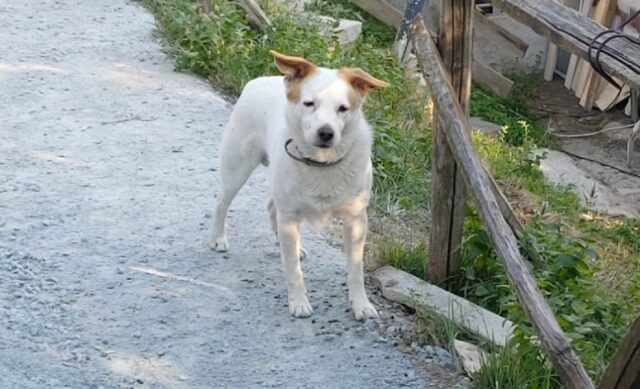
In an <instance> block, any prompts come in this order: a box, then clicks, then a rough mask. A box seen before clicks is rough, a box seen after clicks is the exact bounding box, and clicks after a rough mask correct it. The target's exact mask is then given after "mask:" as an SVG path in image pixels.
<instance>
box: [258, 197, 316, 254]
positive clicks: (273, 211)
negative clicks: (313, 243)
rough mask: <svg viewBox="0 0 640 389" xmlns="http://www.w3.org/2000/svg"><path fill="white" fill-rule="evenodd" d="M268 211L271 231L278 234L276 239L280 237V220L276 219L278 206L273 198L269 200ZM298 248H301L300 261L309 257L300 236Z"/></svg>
mask: <svg viewBox="0 0 640 389" xmlns="http://www.w3.org/2000/svg"><path fill="white" fill-rule="evenodd" d="M267 210H269V219H270V220H271V229H272V230H273V233H274V234H276V238H277V237H278V220H277V217H276V205H275V204H274V203H273V198H271V199H269V203H268V204H267ZM298 247H300V260H303V259H305V258H306V257H307V250H305V249H304V247H302V246H300V234H298Z"/></svg>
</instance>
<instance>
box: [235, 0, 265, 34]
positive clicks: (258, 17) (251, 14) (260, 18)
mask: <svg viewBox="0 0 640 389" xmlns="http://www.w3.org/2000/svg"><path fill="white" fill-rule="evenodd" d="M235 3H236V4H238V5H239V6H240V8H242V9H243V10H244V12H245V15H246V17H247V20H248V21H249V23H250V24H252V25H253V26H255V27H256V28H258V29H259V30H261V31H265V30H267V29H268V28H269V27H271V20H269V17H268V16H267V14H266V13H265V12H264V11H263V10H262V8H260V4H258V3H257V2H256V0H235Z"/></svg>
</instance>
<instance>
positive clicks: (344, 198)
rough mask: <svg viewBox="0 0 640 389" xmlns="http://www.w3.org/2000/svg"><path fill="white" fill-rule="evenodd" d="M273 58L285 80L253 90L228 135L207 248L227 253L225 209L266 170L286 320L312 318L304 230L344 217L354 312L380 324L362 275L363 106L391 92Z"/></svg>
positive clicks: (345, 71)
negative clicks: (372, 93) (372, 92)
mask: <svg viewBox="0 0 640 389" xmlns="http://www.w3.org/2000/svg"><path fill="white" fill-rule="evenodd" d="M271 54H272V55H273V56H274V58H275V62H276V66H277V67H278V69H279V70H280V71H281V72H282V73H283V74H284V77H260V78H257V79H255V80H252V81H250V82H249V83H247V85H246V86H245V88H244V90H243V91H242V94H241V95H240V98H239V99H238V102H237V103H236V105H235V107H234V109H233V112H232V114H231V117H230V119H229V122H228V123H227V125H226V127H225V130H224V135H223V137H222V146H221V152H220V158H221V162H220V165H221V168H220V174H221V190H220V192H219V193H218V201H217V206H216V210H215V217H214V220H213V233H212V236H211V247H212V248H213V249H214V250H216V251H226V250H227V249H228V247H229V245H228V243H227V238H226V233H225V218H226V215H227V211H228V209H229V205H230V203H231V201H232V200H233V198H234V197H235V196H236V194H237V193H238V190H240V188H241V187H242V186H243V185H244V183H245V182H246V181H247V179H248V178H249V176H250V175H251V173H252V172H253V170H254V169H255V168H256V167H257V166H258V165H259V164H260V163H262V164H263V165H269V166H270V183H271V199H270V200H269V205H268V208H269V212H270V215H271V223H272V227H273V229H274V231H275V232H276V234H277V237H278V240H279V241H280V251H281V254H282V259H283V262H284V265H285V272H286V279H287V290H288V302H289V313H290V314H291V315H293V316H295V317H308V316H310V315H311V314H312V312H313V309H312V308H311V305H310V304H309V300H308V299H307V295H306V289H305V286H304V281H303V278H302V270H301V267H300V257H301V253H302V255H303V256H304V251H301V248H300V223H301V222H302V221H303V220H305V221H307V222H309V223H312V224H314V225H319V224H323V223H326V222H327V221H329V220H330V219H331V218H333V217H339V218H341V219H342V220H343V224H344V251H345V252H346V255H347V260H348V262H347V263H348V278H347V285H348V288H349V300H350V301H351V304H352V308H353V313H354V315H355V317H356V319H358V320H360V319H366V318H370V317H376V316H377V312H376V310H375V308H374V307H373V305H372V304H371V303H370V302H369V299H368V298H367V295H366V292H365V289H364V276H363V268H362V257H363V251H364V244H365V237H366V232H367V214H366V208H367V205H368V203H369V195H370V192H371V183H372V172H371V158H370V154H371V144H372V133H371V129H370V127H369V125H368V124H367V122H366V120H365V118H364V116H363V114H362V103H363V101H364V99H365V96H366V94H367V92H368V91H369V89H371V88H376V87H381V88H384V87H387V86H389V84H388V83H386V82H384V81H382V80H378V79H376V78H374V77H372V76H371V75H369V74H367V73H366V72H364V71H363V70H362V69H359V68H342V69H339V70H332V69H325V68H320V67H318V66H316V65H314V64H312V63H311V62H309V61H307V60H305V59H304V58H300V57H290V56H286V55H282V54H280V53H277V52H275V51H272V52H271Z"/></svg>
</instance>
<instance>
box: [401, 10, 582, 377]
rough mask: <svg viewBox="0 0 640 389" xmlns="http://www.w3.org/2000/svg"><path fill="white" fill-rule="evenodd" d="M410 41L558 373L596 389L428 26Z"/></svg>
mask: <svg viewBox="0 0 640 389" xmlns="http://www.w3.org/2000/svg"><path fill="white" fill-rule="evenodd" d="M409 37H410V39H411V41H412V42H413V45H414V47H415V49H416V57H417V59H418V63H419V64H420V68H421V70H422V74H423V76H424V77H425V80H426V82H427V85H428V86H429V90H430V91H431V96H432V98H433V100H434V103H435V102H437V103H438V107H439V109H440V112H439V119H440V120H441V121H442V124H444V125H443V126H442V128H443V129H444V131H443V132H444V135H445V137H446V139H447V142H448V144H449V146H450V147H451V150H452V152H453V154H454V156H455V158H456V161H458V162H459V166H458V167H459V170H460V173H461V174H462V175H463V177H464V179H465V181H466V184H467V185H468V187H469V188H470V191H469V192H470V193H471V195H472V196H473V198H474V200H475V203H476V205H477V207H478V213H479V215H480V218H481V219H482V221H483V222H484V225H485V226H486V229H487V233H488V234H489V237H490V238H491V241H492V242H493V245H494V247H495V249H496V254H497V255H498V259H499V260H500V261H501V262H502V264H503V265H504V269H505V271H506V273H507V276H508V278H509V281H510V283H511V285H512V286H513V288H514V289H515V291H516V294H517V296H518V300H519V301H520V304H521V305H522V308H523V309H524V311H525V313H526V314H527V316H528V318H529V320H530V321H531V324H532V326H533V328H534V330H535V331H536V334H537V335H538V338H539V339H540V343H541V345H542V347H543V348H544V350H545V351H546V352H547V355H548V356H549V359H550V360H551V362H552V363H553V366H554V367H555V369H556V371H557V372H558V373H559V374H560V376H561V377H562V379H563V381H564V383H565V384H566V386H567V387H568V388H570V389H592V388H593V387H594V386H593V382H592V381H591V378H590V377H589V375H588V374H587V372H586V370H585V368H584V366H583V365H582V363H581V362H580V358H578V356H577V355H576V353H575V352H574V351H573V350H572V349H571V345H570V343H569V339H567V337H566V336H565V335H564V333H563V332H562V329H561V328H560V325H559V324H558V321H557V320H556V318H555V316H554V314H553V311H552V310H551V307H550V306H549V303H548V302H547V301H546V300H545V298H544V296H543V294H542V292H541V291H540V288H539V287H538V285H537V283H536V280H535V278H534V275H533V272H532V271H531V269H530V268H529V264H528V263H527V262H526V261H525V260H524V258H523V257H522V255H521V254H520V252H519V250H518V242H517V239H516V236H515V234H514V233H513V231H512V230H511V228H510V227H509V225H508V224H507V222H506V220H505V219H504V216H503V214H502V211H501V210H500V206H499V205H498V200H497V198H496V194H495V193H494V189H493V187H492V184H491V179H490V177H489V174H488V173H487V171H486V169H485V168H484V166H483V164H482V160H481V159H480V156H479V155H478V153H477V151H476V150H475V147H474V145H473V142H472V141H471V135H470V134H469V131H470V124H469V118H468V115H467V114H466V113H465V112H464V110H463V109H462V107H461V106H460V104H459V103H458V101H457V99H456V98H455V96H454V95H455V91H454V89H453V87H452V85H451V83H450V82H449V79H448V78H449V77H448V72H447V70H446V69H445V66H444V64H443V62H442V61H441V59H440V56H439V54H438V50H437V49H436V47H435V45H434V43H433V42H432V40H431V37H430V36H429V34H428V32H427V29H426V27H425V26H424V24H423V23H422V20H421V19H420V18H419V17H418V18H417V20H416V21H415V22H414V23H413V25H412V28H411V30H410V33H409Z"/></svg>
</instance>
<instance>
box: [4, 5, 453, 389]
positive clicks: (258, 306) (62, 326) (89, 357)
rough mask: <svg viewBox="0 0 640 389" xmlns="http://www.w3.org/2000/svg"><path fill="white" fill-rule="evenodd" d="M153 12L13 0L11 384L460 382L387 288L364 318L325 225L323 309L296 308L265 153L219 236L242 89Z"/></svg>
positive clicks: (311, 265) (8, 49) (313, 261)
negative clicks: (182, 45) (216, 74)
mask: <svg viewBox="0 0 640 389" xmlns="http://www.w3.org/2000/svg"><path fill="white" fill-rule="evenodd" d="M153 28H154V22H153V19H152V17H151V16H150V15H149V13H148V12H147V11H146V10H145V9H143V8H142V7H141V6H139V5H138V4H136V3H131V2H127V1H125V0H38V1H36V0H20V1H10V0H0V47H2V50H1V51H0V387H1V388H44V387H56V388H62V387H72V388H81V387H82V388H84V387H109V388H112V387H167V388H217V387H376V388H381V387H398V386H407V387H442V388H449V387H452V386H453V384H454V382H458V381H459V379H458V378H455V377H453V376H452V374H451V373H447V371H446V369H445V370H443V369H441V368H438V367H437V366H436V365H435V364H433V365H431V364H430V365H426V366H425V365H424V364H422V363H417V361H419V360H420V359H421V358H420V357H417V355H419V354H420V353H416V352H413V351H411V350H409V351H406V350H405V351H400V349H399V347H394V343H397V342H395V341H394V340H393V339H394V336H396V335H395V333H396V332H402V331H405V332H406V329H405V330H402V328H405V327H406V322H404V323H405V324H402V323H400V324H398V322H395V321H394V320H400V319H401V317H402V314H401V313H400V312H397V311H396V310H394V309H393V307H391V306H390V305H382V307H381V313H382V315H383V318H382V319H381V320H380V321H378V322H376V321H373V322H372V321H370V322H367V323H360V322H356V321H354V320H353V319H352V314H351V312H347V310H348V303H347V301H346V296H347V294H346V288H345V284H344V281H345V279H346V278H345V277H346V276H345V269H344V267H345V265H344V260H343V258H342V255H341V253H340V252H339V250H338V249H336V248H333V247H331V246H329V245H328V244H326V243H325V241H324V240H323V239H320V237H319V235H317V234H316V235H313V234H312V235H311V236H310V235H308V234H307V239H306V248H307V249H308V250H309V252H310V258H309V259H308V260H307V261H306V262H305V264H304V267H305V271H306V277H307V283H308V288H309V289H310V294H311V301H312V304H313V305H314V308H315V310H316V311H315V315H314V316H313V317H312V318H311V319H308V320H295V319H293V318H291V317H290V316H289V315H288V313H287V309H286V297H285V285H284V280H283V274H282V269H281V264H280V259H279V255H278V251H277V248H276V246H275V239H274V237H273V235H272V233H271V231H270V228H269V222H268V217H267V212H266V201H267V194H266V181H265V174H264V171H261V172H259V173H258V174H256V175H255V176H254V177H253V179H252V180H251V182H250V184H249V185H248V186H247V187H246V188H245V189H244V190H243V192H242V193H241V195H240V196H239V198H238V199H237V202H236V203H235V204H234V206H233V210H232V212H231V214H230V220H229V228H230V236H229V238H230V242H231V245H232V247H231V251H230V252H229V253H228V254H225V255H220V254H216V253H213V252H212V251H210V249H209V248H208V247H207V235H208V232H209V224H210V210H211V208H212V204H213V194H214V193H215V186H214V185H215V182H216V174H215V170H216V164H217V158H216V152H217V142H218V139H219V138H220V131H221V126H222V124H223V122H224V121H225V120H226V118H227V116H228V114H229V112H230V106H229V105H228V104H227V103H226V102H225V101H224V100H223V99H222V98H220V97H219V96H217V95H216V94H215V93H214V92H213V91H212V89H211V88H210V87H209V86H208V85H207V84H206V83H205V82H204V81H202V80H200V79H198V78H196V77H193V76H190V75H187V74H182V73H177V72H174V70H173V64H172V62H171V60H170V59H169V58H167V57H166V55H164V54H163V53H162V51H161V49H160V47H159V45H158V44H157V42H155V40H154V39H153V36H152V31H153ZM254 219H257V220H258V222H254V221H253V220H254ZM240 236H245V237H246V238H244V241H241V240H240ZM374 298H375V296H374ZM375 300H376V299H374V301H375ZM378 302H379V304H383V303H382V302H380V301H378ZM403 325H404V326H405V327H402V326H403ZM389 326H391V327H389ZM394 326H395V327H394ZM381 334H382V335H381ZM385 334H386V335H388V336H386V335H385ZM396 337H397V336H396ZM396 346H397V345H396ZM414 346H415V345H414ZM414 348H415V347H414ZM418 351H420V350H418ZM422 357H423V358H424V357H425V356H424V355H422ZM446 357H447V356H446V355H445V356H444V357H443V358H444V359H446ZM427 358H428V356H427ZM440 359H442V358H440Z"/></svg>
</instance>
